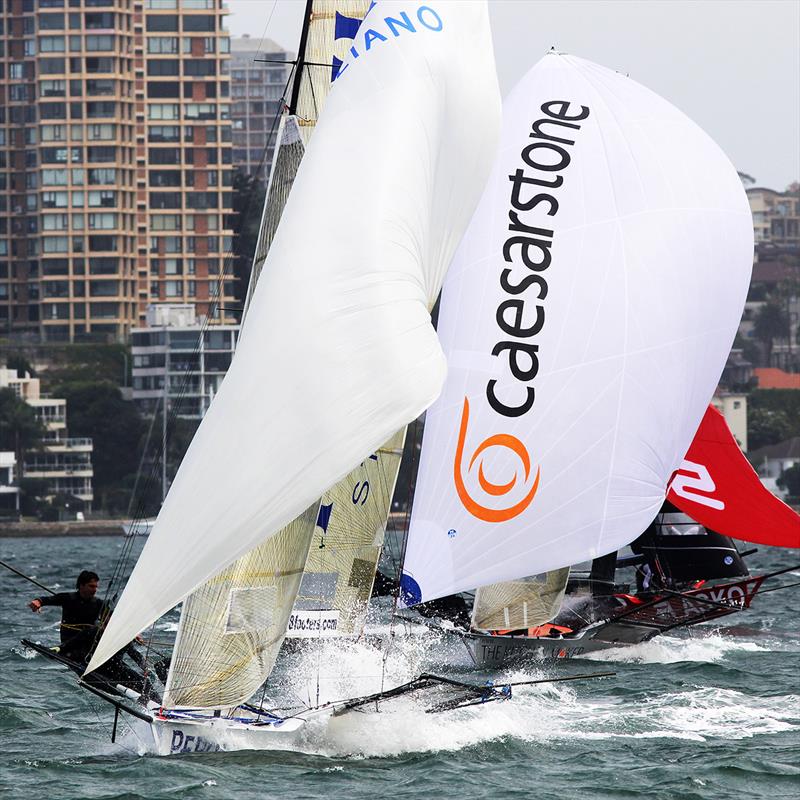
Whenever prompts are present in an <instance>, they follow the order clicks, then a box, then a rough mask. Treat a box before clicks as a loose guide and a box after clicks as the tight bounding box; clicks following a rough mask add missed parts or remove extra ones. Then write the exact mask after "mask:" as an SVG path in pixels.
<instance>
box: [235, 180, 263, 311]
mask: <svg viewBox="0 0 800 800" xmlns="http://www.w3.org/2000/svg"><path fill="white" fill-rule="evenodd" d="M265 195H266V187H265V186H264V181H262V180H261V178H260V177H258V176H257V175H245V174H243V173H241V172H237V173H236V175H235V176H234V178H233V213H234V225H233V227H234V230H235V231H236V233H235V235H234V237H233V273H234V275H235V277H236V286H235V289H234V292H235V297H236V300H237V301H238V303H237V304H238V305H240V306H244V301H245V297H246V295H247V284H248V282H249V281H250V268H251V267H252V265H253V255H254V254H255V252H256V244H257V243H258V229H259V226H260V225H261V211H262V209H263V207H264V197H265Z"/></svg>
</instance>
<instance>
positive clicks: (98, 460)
mask: <svg viewBox="0 0 800 800" xmlns="http://www.w3.org/2000/svg"><path fill="white" fill-rule="evenodd" d="M52 390H53V394H54V395H55V396H57V397H64V398H66V400H67V427H68V428H69V433H70V436H91V437H92V441H93V443H94V452H93V454H92V465H93V467H94V481H93V484H94V490H95V495H96V496H97V499H98V500H99V501H100V502H99V505H101V506H103V507H106V508H107V509H108V510H113V511H123V512H124V510H125V509H124V508H122V509H119V508H114V509H110V508H108V505H107V503H106V502H105V498H104V494H105V493H106V492H108V491H109V490H111V489H113V488H115V487H117V485H118V484H119V483H120V481H121V480H122V479H123V478H125V477H126V476H127V475H129V474H131V473H134V474H135V473H136V470H137V468H138V465H139V448H140V441H141V438H142V434H143V432H144V424H143V421H142V419H141V417H140V416H139V412H138V410H137V408H136V406H135V405H134V404H133V403H132V402H128V401H125V400H123V399H122V394H121V393H120V390H119V388H118V387H117V386H116V385H115V384H114V383H112V382H110V381H103V380H100V381H96V380H95V381H89V380H70V381H68V382H65V383H58V384H54V385H53V387H52ZM125 506H127V502H126V503H125Z"/></svg>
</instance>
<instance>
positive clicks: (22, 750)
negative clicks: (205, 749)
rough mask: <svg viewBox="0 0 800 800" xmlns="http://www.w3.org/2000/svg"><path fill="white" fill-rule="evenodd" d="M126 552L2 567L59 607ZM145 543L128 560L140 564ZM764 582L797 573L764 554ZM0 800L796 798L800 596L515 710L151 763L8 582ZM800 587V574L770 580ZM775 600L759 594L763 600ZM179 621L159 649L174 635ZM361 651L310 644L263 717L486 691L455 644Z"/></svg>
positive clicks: (359, 728) (549, 690) (18, 545)
mask: <svg viewBox="0 0 800 800" xmlns="http://www.w3.org/2000/svg"><path fill="white" fill-rule="evenodd" d="M124 547H125V540H123V539H121V538H62V539H0V548H1V549H2V552H3V555H2V558H3V560H6V561H9V562H11V563H12V564H14V565H15V566H16V567H17V568H19V569H21V570H22V571H23V572H26V573H27V574H29V575H32V576H34V577H36V578H37V579H38V580H39V581H41V582H42V583H44V584H47V585H49V586H52V587H53V588H56V589H57V590H62V591H64V590H69V589H71V588H72V584H73V581H74V578H75V576H76V575H77V573H78V572H79V571H80V570H81V569H95V570H96V571H97V572H99V573H100V575H101V591H100V594H101V595H102V594H103V587H104V586H105V581H104V580H103V579H107V578H108V576H109V575H110V573H111V570H112V568H113V566H114V564H115V562H116V561H117V558H118V556H119V554H120V552H121V551H122V549H123V548H124ZM140 547H141V542H140V541H139V542H135V543H134V549H138V548H140ZM748 561H749V564H750V567H751V570H752V571H753V572H754V573H756V572H765V571H771V570H776V569H780V568H782V567H784V566H790V565H791V564H792V563H794V562H800V557H798V553H797V552H796V551H793V552H790V551H780V550H773V549H769V548H761V549H760V551H759V552H758V553H757V554H756V555H754V556H752V557H751V558H750V559H749V560H748ZM0 580H2V585H3V587H4V590H3V595H4V597H5V602H4V603H3V606H2V610H0V615H2V619H1V621H0V637H2V639H1V640H0V672H1V673H2V680H1V682H0V734H1V736H0V740H1V741H2V744H1V745H0V792H2V791H3V790H5V796H8V797H10V798H17V797H19V798H23V797H24V798H48V800H67V799H69V800H73V799H74V800H78V799H79V798H81V799H82V798H104V800H111V798H118V799H119V800H122V798H126V799H131V800H133V799H134V798H148V800H149V799H150V798H153V799H155V798H165V799H166V798H202V800H216V799H217V798H219V799H220V800H221V799H222V798H226V800H227V798H232V797H235V798H267V797H282V798H323V797H324V798H383V797H392V798H429V797H434V798H437V800H439V798H451V797H458V798H465V799H466V798H493V799H494V798H499V797H502V798H537V800H538V799H540V800H548V799H549V798H553V799H554V800H555V799H557V800H567V798H589V799H593V798H598V799H603V798H609V799H610V798H635V797H641V796H645V795H646V796H647V797H649V798H663V800H672V799H673V798H676V799H677V798H687V800H688V799H689V798H697V799H698V800H700V799H705V798H708V799H709V800H711V799H712V798H713V799H714V800H725V798H731V799H733V798H736V800H739V799H740V798H770V800H779V799H780V798H787V799H788V798H792V800H796V798H799V797H800V622H799V621H798V620H799V619H800V587H798V588H795V589H789V590H787V591H785V592H774V593H769V594H765V595H763V597H757V598H756V600H755V602H754V607H753V609H751V610H750V611H748V612H744V613H742V614H738V615H734V616H731V617H728V618H726V619H724V620H722V621H718V622H716V623H713V624H708V625H703V626H698V627H695V628H694V629H692V630H691V631H690V632H683V633H680V634H678V633H676V634H670V635H665V636H661V637H657V638H656V639H654V640H652V641H651V642H647V643H645V644H642V645H637V646H635V647H629V648H625V649H620V650H616V651H610V652H607V653H600V654H595V655H594V656H593V657H592V658H591V659H588V658H587V659H582V660H573V661H568V662H563V663H558V664H556V665H549V666H546V667H543V666H540V667H536V666H526V667H524V668H522V667H512V668H508V669H506V670H504V671H503V672H502V673H500V674H499V676H495V677H501V678H502V679H504V680H515V681H520V680H531V679H537V678H543V677H555V676H559V675H575V674H586V673H589V672H596V671H604V672H605V671H615V672H616V673H617V674H616V675H615V676H614V677H613V678H603V679H598V680H587V681H585V682H576V683H561V684H558V683H555V684H547V683H543V684H538V685H535V686H530V687H520V688H517V689H515V690H514V697H513V699H512V700H511V701H509V702H502V703H490V704H487V705H484V706H478V707H473V708H468V709H460V710H457V711H452V712H447V713H442V714H427V713H425V706H424V704H423V703H421V702H420V701H419V700H415V699H412V698H410V697H409V698H403V699H402V700H400V701H398V702H397V703H394V704H392V706H391V708H387V709H386V710H385V711H383V712H381V713H379V714H375V713H353V714H348V715H345V716H342V717H338V718H336V719H333V720H328V721H327V722H320V723H317V724H311V725H309V726H308V727H307V729H306V731H305V733H304V736H303V738H302V739H301V740H300V741H299V743H297V744H296V745H294V746H293V747H292V748H291V749H287V750H283V751H272V752H252V751H251V752H236V753H208V754H197V755H183V756H170V757H168V758H164V757H157V756H154V755H152V752H151V748H152V743H151V739H150V734H149V731H148V728H147V726H146V725H145V724H144V723H141V722H138V721H135V720H134V721H129V718H127V717H124V716H123V717H121V719H120V728H119V731H118V736H117V742H116V743H115V744H112V743H111V742H110V733H111V727H112V722H113V710H112V709H111V708H110V706H107V705H106V704H104V703H103V702H102V701H100V700H97V699H96V698H94V697H92V696H91V695H88V694H87V693H85V692H81V691H79V690H78V689H77V688H76V686H75V676H73V675H71V674H70V673H68V672H66V671H65V670H64V669H63V668H61V667H60V666H58V665H57V664H53V663H50V662H46V661H45V660H44V659H43V658H41V657H40V656H36V655H34V654H32V653H31V652H30V651H28V650H26V649H25V648H24V647H23V646H21V645H20V644H19V639H20V638H21V637H28V638H32V639H35V640H39V641H41V642H43V643H55V642H56V641H57V639H58V619H59V613H58V610H57V609H49V610H46V611H44V612H43V613H41V614H37V615H34V614H33V613H31V612H30V610H29V609H28V607H27V603H28V602H29V600H30V599H31V598H32V597H34V596H36V595H37V594H40V592H39V591H38V590H36V589H35V588H34V587H32V586H30V585H29V584H27V583H26V582H25V581H23V580H21V579H19V578H17V577H15V576H13V575H11V574H8V573H5V574H3V576H2V578H1V579H0ZM798 580H800V570H798V571H797V572H795V573H794V574H789V575H786V576H783V577H782V578H779V579H778V581H783V582H786V583H788V582H793V581H798ZM770 585H774V584H769V583H768V584H767V585H766V586H765V588H770ZM176 622H177V615H176V614H174V613H173V614H172V615H171V616H170V617H168V618H166V619H165V620H164V621H162V622H161V623H160V624H159V627H158V629H157V631H156V637H157V638H159V639H165V640H166V639H169V638H171V637H174V631H175V628H176ZM372 632H373V634H374V637H373V642H374V641H376V640H377V641H378V642H379V643H380V644H381V646H380V647H377V646H375V644H373V643H370V644H362V643H350V644H342V643H334V642H331V641H327V642H317V643H312V644H311V646H306V647H304V648H303V649H302V650H301V651H299V652H295V653H290V654H287V655H285V656H282V658H281V665H280V667H279V668H278V670H277V672H276V675H275V679H274V681H272V683H271V685H269V686H268V687H267V695H266V698H265V699H266V701H267V702H273V703H275V704H279V703H280V701H282V700H284V699H285V698H286V697H287V696H292V697H293V698H294V699H295V701H297V702H306V703H310V704H313V703H314V702H315V701H316V700H317V698H319V700H320V701H325V700H333V699H341V698H345V697H351V696H354V695H359V694H366V693H369V692H373V691H377V690H378V689H380V688H381V686H385V687H386V688H389V687H390V686H393V685H396V684H398V683H401V682H403V681H405V680H410V679H411V678H413V677H415V676H416V675H418V674H419V673H420V672H423V671H431V672H436V673H438V674H442V675H451V676H453V677H457V678H464V679H470V680H483V679H485V678H487V677H489V676H488V675H486V674H485V673H481V674H476V673H473V672H471V666H470V662H469V657H468V655H467V653H466V650H465V649H464V647H463V645H462V644H461V643H460V641H459V640H458V638H457V637H453V636H449V635H447V634H443V633H440V632H438V631H435V630H431V629H429V628H426V627H424V626H412V627H409V628H407V629H406V628H405V627H403V626H399V627H398V626H396V627H394V628H391V627H389V626H387V625H386V624H385V622H384V623H381V621H380V620H377V621H376V622H375V623H374V625H373V627H372Z"/></svg>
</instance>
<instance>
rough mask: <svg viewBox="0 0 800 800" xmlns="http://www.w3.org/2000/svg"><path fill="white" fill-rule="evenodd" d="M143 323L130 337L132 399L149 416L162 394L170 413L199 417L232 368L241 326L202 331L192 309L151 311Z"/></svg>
mask: <svg viewBox="0 0 800 800" xmlns="http://www.w3.org/2000/svg"><path fill="white" fill-rule="evenodd" d="M147 323H148V327H146V328H135V329H134V330H133V331H132V333H131V353H132V355H133V370H132V373H133V399H134V401H135V402H136V404H137V405H138V406H139V408H140V410H141V411H142V412H143V413H145V414H153V413H155V412H156V410H157V409H158V408H159V406H160V405H161V404H162V403H163V401H164V396H165V394H166V395H168V398H169V403H168V410H169V412H174V413H176V414H177V415H178V416H179V417H183V418H186V419H202V417H203V415H204V414H205V413H206V411H207V410H208V407H209V405H210V404H211V401H212V399H213V398H214V395H215V394H216V393H217V391H218V389H219V386H220V384H221V383H222V379H223V378H224V377H225V373H226V372H227V370H228V367H229V366H230V363H231V359H232V358H233V352H234V350H235V349H236V341H237V339H238V336H239V327H240V326H239V325H213V326H210V327H205V330H204V326H203V325H202V324H201V323H200V321H199V320H198V319H197V318H196V317H195V316H194V309H193V307H192V306H190V305H175V306H158V307H157V308H154V307H151V308H150V309H148V311H147Z"/></svg>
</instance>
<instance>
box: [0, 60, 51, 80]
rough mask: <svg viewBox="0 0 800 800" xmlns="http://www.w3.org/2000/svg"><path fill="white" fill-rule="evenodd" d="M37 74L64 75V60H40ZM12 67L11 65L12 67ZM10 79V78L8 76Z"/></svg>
mask: <svg viewBox="0 0 800 800" xmlns="http://www.w3.org/2000/svg"><path fill="white" fill-rule="evenodd" d="M38 64H39V74H40V75H63V74H64V59H63V58H40V59H39V61H38ZM12 66H13V65H12ZM9 77H11V76H9Z"/></svg>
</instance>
